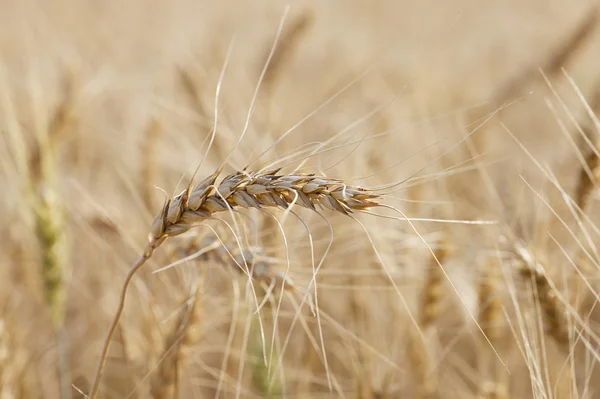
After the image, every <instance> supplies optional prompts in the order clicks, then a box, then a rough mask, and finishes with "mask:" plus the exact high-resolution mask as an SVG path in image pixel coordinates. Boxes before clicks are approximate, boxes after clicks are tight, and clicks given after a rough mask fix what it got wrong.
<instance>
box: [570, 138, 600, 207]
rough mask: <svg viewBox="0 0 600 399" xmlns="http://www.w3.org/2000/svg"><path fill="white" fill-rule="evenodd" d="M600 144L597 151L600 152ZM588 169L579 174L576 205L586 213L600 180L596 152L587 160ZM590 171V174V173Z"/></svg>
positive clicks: (582, 169)
mask: <svg viewBox="0 0 600 399" xmlns="http://www.w3.org/2000/svg"><path fill="white" fill-rule="evenodd" d="M599 145H600V142H596V149H597V150H600V147H599ZM585 163H586V166H587V168H586V167H583V168H581V171H580V172H579V181H578V184H577V191H576V192H575V203H576V204H577V205H578V206H579V208H580V209H581V210H582V211H584V212H585V210H586V209H587V208H588V205H589V203H590V199H591V198H592V195H593V194H594V191H595V189H596V185H597V184H598V180H599V179H600V158H598V156H597V155H596V151H590V153H589V154H588V156H587V157H586V158H585ZM588 171H589V172H590V173H588Z"/></svg>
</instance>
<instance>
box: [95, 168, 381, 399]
mask: <svg viewBox="0 0 600 399" xmlns="http://www.w3.org/2000/svg"><path fill="white" fill-rule="evenodd" d="M219 172H220V170H217V171H216V172H215V173H213V174H212V175H211V176H209V177H207V178H206V179H204V180H203V181H201V182H200V183H199V184H197V185H196V186H195V187H194V186H192V185H191V184H190V186H188V188H187V189H186V190H185V191H183V192H182V193H180V194H179V195H177V196H175V197H174V198H173V199H171V200H168V201H166V202H165V204H164V206H163V208H162V210H161V211H160V212H159V213H158V215H157V216H156V218H155V219H154V222H153V223H152V227H151V230H150V234H149V236H148V241H149V242H148V244H147V246H146V249H145V250H144V252H143V255H142V256H141V257H140V258H139V259H138V260H137V261H136V262H135V263H134V264H133V266H132V267H131V269H130V270H129V272H128V273H127V275H126V276H125V280H124V281H123V285H122V287H121V293H120V298H119V304H118V307H117V311H116V312H115V314H114V316H113V319H112V322H111V325H110V327H109V329H108V332H107V334H106V337H105V339H104V342H103V346H102V350H101V352H100V357H99V359H98V364H97V366H96V371H95V373H94V380H93V382H92V386H91V388H90V394H89V399H94V397H95V395H96V393H97V391H98V387H99V385H100V376H101V374H102V368H103V367H104V363H105V362H106V354H107V352H108V348H109V346H110V341H111V340H112V336H113V334H114V332H115V329H116V327H117V324H118V323H119V320H120V318H121V314H122V313H123V308H124V306H125V297H126V294H127V289H128V287H129V284H130V283H131V279H132V278H133V276H134V275H135V273H136V272H137V270H138V269H139V268H140V267H142V265H144V263H146V261H147V260H148V259H150V258H151V257H152V254H153V253H154V250H155V249H156V248H158V247H159V246H160V245H161V244H162V243H163V242H164V241H165V240H166V239H167V238H169V237H174V236H177V235H180V234H183V233H185V232H186V231H188V230H189V229H191V228H192V227H193V226H195V225H197V224H198V223H201V222H204V221H206V220H207V219H210V218H211V217H212V215H213V214H215V213H218V212H226V211H230V210H232V209H233V208H236V207H241V208H263V207H273V208H277V207H279V208H284V209H288V208H290V207H292V206H294V205H297V206H301V207H304V208H307V209H310V210H313V211H315V212H316V211H317V207H321V208H325V209H329V210H332V211H335V212H339V213H342V214H344V215H350V214H352V213H353V212H354V211H363V210H367V209H370V208H373V207H377V206H381V204H380V203H379V202H378V200H379V199H380V196H379V195H377V194H375V193H373V192H372V191H370V190H367V189H365V188H362V187H357V186H349V185H347V184H345V183H344V182H343V181H342V180H337V179H330V178H328V177H325V176H318V175H315V174H300V173H298V174H288V175H286V174H279V169H277V170H273V171H270V172H245V171H242V172H236V173H233V174H230V175H228V176H226V177H225V178H223V180H221V182H220V183H219V184H218V185H216V180H217V177H218V175H219Z"/></svg>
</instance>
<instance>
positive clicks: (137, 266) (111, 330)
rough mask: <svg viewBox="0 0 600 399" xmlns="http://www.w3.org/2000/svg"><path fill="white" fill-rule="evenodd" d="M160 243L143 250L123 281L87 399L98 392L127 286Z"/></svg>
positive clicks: (91, 398) (90, 398)
mask: <svg viewBox="0 0 600 399" xmlns="http://www.w3.org/2000/svg"><path fill="white" fill-rule="evenodd" d="M161 243H162V241H157V240H152V241H150V243H149V244H148V246H147V247H146V249H145V250H144V254H143V255H142V256H141V257H140V258H139V259H138V260H137V261H136V262H135V263H134V264H133V265H132V266H131V268H130V269H129V272H128V273H127V276H125V280H124V281H123V285H122V287H121V294H120V298H119V306H118V307H117V311H116V312H115V314H114V316H113V319H112V322H111V325H110V327H109V329H108V332H107V333H106V337H105V338H104V342H103V344H102V351H101V352H100V358H99V359H98V364H97V366H96V371H95V372H94V379H93V381H92V387H91V388H90V394H89V399H94V397H95V395H96V393H97V392H98V387H99V385H100V377H101V374H102V368H103V367H104V364H105V363H106V356H107V354H108V349H109V347H110V342H111V341H112V337H113V335H114V333H115V331H116V329H117V325H118V324H119V320H120V319H121V315H122V314H123V308H124V307H125V298H126V296H127V289H128V288H129V284H130V283H131V280H132V278H133V276H134V275H135V273H136V272H137V271H138V270H139V269H140V267H142V266H143V265H144V263H146V261H147V260H148V259H150V258H151V257H152V254H153V252H154V250H155V249H156V248H157V247H158V245H160V244H161Z"/></svg>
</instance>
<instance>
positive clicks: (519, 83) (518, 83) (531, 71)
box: [492, 3, 598, 106]
mask: <svg viewBox="0 0 600 399" xmlns="http://www.w3.org/2000/svg"><path fill="white" fill-rule="evenodd" d="M597 25H598V6H597V4H595V3H593V5H592V6H591V7H590V10H588V11H587V12H585V13H584V16H583V17H582V19H581V21H580V22H579V23H578V24H577V25H576V27H575V29H574V30H573V31H572V32H571V33H570V34H568V35H565V36H564V37H565V39H564V40H562V41H561V42H560V43H559V44H557V45H556V46H555V47H554V49H552V50H551V51H550V52H549V55H548V56H547V57H546V59H544V60H542V61H539V62H536V63H534V66H533V67H530V68H526V69H525V70H524V71H521V73H519V74H518V75H517V76H515V77H514V78H512V79H511V80H510V81H509V82H508V83H507V84H506V85H504V86H502V87H501V88H500V90H499V91H498V92H497V93H496V94H495V95H494V96H493V98H494V101H492V104H493V106H500V105H502V104H504V103H506V102H507V101H510V100H512V99H513V98H514V97H515V96H518V95H519V94H522V92H523V90H524V89H526V88H527V85H528V84H529V83H530V82H531V81H532V80H535V78H536V77H537V76H538V75H539V72H538V71H539V70H540V69H541V70H542V71H544V73H545V75H546V76H547V77H548V78H552V77H554V76H555V75H556V74H557V73H559V72H560V70H561V68H563V67H565V66H566V65H567V64H568V63H569V62H571V61H572V60H573V59H574V58H575V57H576V56H577V54H578V53H579V50H581V49H582V48H583V47H584V45H585V44H586V43H588V41H589V40H590V38H591V37H592V34H593V32H594V31H595V30H596V27H597Z"/></svg>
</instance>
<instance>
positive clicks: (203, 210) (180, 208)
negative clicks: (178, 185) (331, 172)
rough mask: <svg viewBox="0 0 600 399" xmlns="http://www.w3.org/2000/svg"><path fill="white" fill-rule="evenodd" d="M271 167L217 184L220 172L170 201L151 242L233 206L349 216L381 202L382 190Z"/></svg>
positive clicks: (157, 219) (226, 178)
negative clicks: (379, 192)
mask: <svg viewBox="0 0 600 399" xmlns="http://www.w3.org/2000/svg"><path fill="white" fill-rule="evenodd" d="M278 172H279V170H273V171H270V172H265V173H262V172H258V173H246V172H236V173H233V174H231V175H229V176H226V177H225V178H224V179H223V180H222V181H221V182H220V183H219V184H218V185H215V182H216V178H217V175H218V173H215V174H213V175H211V176H210V177H208V178H206V179H205V180H203V181H202V182H200V183H199V184H198V185H197V186H196V187H195V188H194V189H193V190H186V191H184V192H182V193H181V194H179V195H177V196H176V197H175V198H173V199H172V200H170V201H167V202H166V203H165V206H164V207H163V210H162V211H161V212H159V214H158V215H157V216H156V218H155V219H154V223H153V224H152V229H151V232H150V241H151V242H152V241H154V242H158V243H160V242H162V241H164V240H165V239H167V238H168V237H174V236H177V235H179V234H182V233H185V232H186V231H188V230H189V229H190V228H191V227H192V226H193V225H194V224H195V223H198V222H202V221H204V220H206V219H208V218H210V217H211V216H212V215H213V214H215V213H218V212H227V211H229V210H231V209H233V208H237V207H241V208H265V207H267V208H268V207H279V208H283V209H285V208H288V207H290V206H291V205H298V206H301V207H304V208H308V209H311V210H315V211H316V210H317V207H318V206H320V207H322V208H326V209H329V210H332V211H336V212H340V213H342V214H345V215H349V214H351V213H352V212H353V211H361V210H366V209H369V208H373V207H377V206H379V205H380V204H379V203H378V202H377V200H378V199H379V198H380V196H379V195H377V194H374V193H373V192H371V191H369V190H366V189H364V188H361V187H354V186H348V185H346V184H345V183H344V182H343V181H342V180H335V179H330V178H327V177H324V176H317V175H314V174H294V175H283V174H278Z"/></svg>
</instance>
